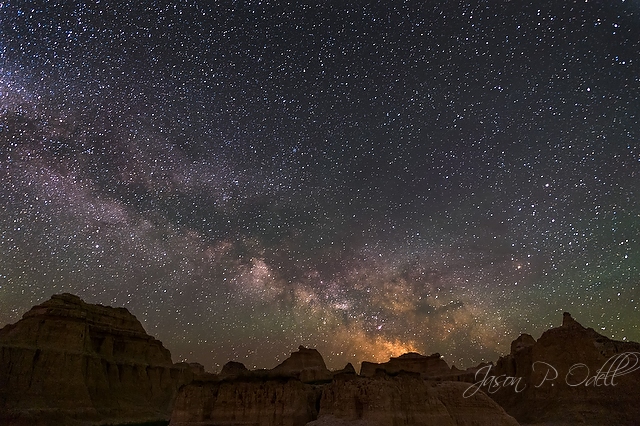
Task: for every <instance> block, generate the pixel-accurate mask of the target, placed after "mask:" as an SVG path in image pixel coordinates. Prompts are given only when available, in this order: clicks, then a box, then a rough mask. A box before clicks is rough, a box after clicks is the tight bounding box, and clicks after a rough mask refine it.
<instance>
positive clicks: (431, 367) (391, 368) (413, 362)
mask: <svg viewBox="0 0 640 426" xmlns="http://www.w3.org/2000/svg"><path fill="white" fill-rule="evenodd" d="M377 370H382V371H384V372H386V373H387V374H397V373H399V372H401V371H406V372H411V373H419V374H420V375H421V376H422V377H424V378H430V377H436V376H441V375H446V374H449V373H450V371H451V370H450V368H449V366H448V365H447V363H446V362H445V361H444V360H443V359H442V357H441V356H440V354H438V353H435V354H433V355H429V356H425V355H420V354H418V353H415V352H410V353H407V354H404V355H400V356H399V357H397V358H391V359H390V360H389V361H387V362H384V363H375V362H367V361H363V362H362V366H361V368H360V375H361V376H365V377H373V376H374V375H375V373H376V371H377Z"/></svg>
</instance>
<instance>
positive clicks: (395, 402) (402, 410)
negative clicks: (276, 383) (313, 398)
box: [309, 373, 518, 426]
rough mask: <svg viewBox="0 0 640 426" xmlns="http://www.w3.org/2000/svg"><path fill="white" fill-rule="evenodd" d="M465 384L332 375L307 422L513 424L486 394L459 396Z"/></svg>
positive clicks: (323, 425) (320, 425) (317, 425)
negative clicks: (316, 412)
mask: <svg viewBox="0 0 640 426" xmlns="http://www.w3.org/2000/svg"><path fill="white" fill-rule="evenodd" d="M467 387H468V385H467V384H463V383H456V382H433V381H428V380H424V379H422V378H421V377H420V374H417V373H413V374H412V373H400V374H398V375H395V376H393V377H390V376H386V375H384V374H377V375H376V377H373V378H370V377H361V376H350V377H346V376H341V377H338V376H337V377H336V378H335V379H334V380H333V382H332V383H331V384H329V385H327V386H326V387H325V388H324V389H323V392H322V398H321V401H320V412H319V416H318V420H317V421H314V422H312V423H310V424H309V426H311V425H313V426H329V425H334V424H335V425H337V424H344V425H359V424H361V425H371V426H387V425H389V426H422V425H424V426H426V425H451V426H455V425H471V424H473V425H477V426H484V425H487V426H490V425H491V426H494V425H495V426H497V425H508V426H515V425H517V424H518V423H517V422H516V421H515V419H513V418H512V417H510V416H509V415H507V414H506V413H505V411H504V410H503V409H502V408H501V407H500V406H499V405H498V404H496V403H495V402H494V401H492V400H491V399H490V398H489V397H487V396H486V395H484V394H482V393H478V394H477V395H474V396H472V397H470V398H464V397H463V393H464V391H465V389H466V388H467Z"/></svg>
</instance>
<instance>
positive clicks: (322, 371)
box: [271, 346, 332, 383]
mask: <svg viewBox="0 0 640 426" xmlns="http://www.w3.org/2000/svg"><path fill="white" fill-rule="evenodd" d="M271 371H272V373H274V374H275V375H276V376H289V377H296V378H298V379H300V380H301V381H302V382H305V383H311V382H322V381H329V380H331V377H332V374H331V372H330V371H329V370H328V369H327V366H326V365H325V363H324V359H322V355H320V352H318V351H317V350H316V349H308V348H305V347H304V346H300V347H298V351H297V352H293V353H292V354H291V356H290V357H289V358H287V359H285V360H284V361H283V362H282V363H281V364H279V365H278V366H276V367H275V368H274V369H273V370H271Z"/></svg>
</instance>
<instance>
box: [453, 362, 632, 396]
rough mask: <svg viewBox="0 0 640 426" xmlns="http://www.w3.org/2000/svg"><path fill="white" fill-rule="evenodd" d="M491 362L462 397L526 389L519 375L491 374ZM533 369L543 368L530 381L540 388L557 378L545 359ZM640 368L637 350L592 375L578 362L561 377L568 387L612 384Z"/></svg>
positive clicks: (606, 364) (556, 371) (479, 373)
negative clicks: (534, 380) (537, 379)
mask: <svg viewBox="0 0 640 426" xmlns="http://www.w3.org/2000/svg"><path fill="white" fill-rule="evenodd" d="M492 367H493V365H487V366H485V367H482V368H480V369H479V370H478V371H476V374H475V379H476V380H478V381H477V382H475V383H474V384H472V385H471V386H469V387H468V388H467V389H466V390H465V391H464V393H463V394H462V396H464V397H465V398H468V397H470V396H473V395H475V394H476V393H477V392H478V391H479V390H480V389H483V388H484V390H485V391H486V392H487V393H496V392H498V391H499V390H500V389H503V388H509V387H510V388H513V390H514V392H517V393H520V392H522V391H523V390H525V389H526V387H527V384H526V383H523V380H522V379H523V378H522V377H514V376H507V375H506V374H501V375H498V376H491V375H490V373H491V368H492ZM532 368H533V370H534V371H535V370H536V369H542V370H541V371H542V372H544V377H543V378H542V380H540V382H539V383H532V385H533V386H534V387H536V388H539V387H540V386H542V385H543V384H544V383H546V382H552V381H555V380H556V379H558V376H559V374H558V370H557V369H556V368H555V367H554V366H553V365H551V364H549V363H547V362H544V361H536V362H534V363H533V365H532ZM638 369H640V352H624V353H620V354H616V355H614V356H612V357H611V358H609V359H608V360H607V361H606V362H605V363H604V365H603V366H602V367H600V369H598V370H597V371H596V372H595V374H594V375H592V374H591V371H590V370H589V367H588V366H587V365H586V364H582V363H577V364H574V365H572V366H571V367H570V368H569V371H568V372H567V374H566V375H565V377H564V382H565V383H566V384H567V385H568V386H574V387H575V386H594V387H595V386H615V385H616V382H615V379H616V377H620V376H624V375H625V374H629V373H632V372H633V371H636V370H638Z"/></svg>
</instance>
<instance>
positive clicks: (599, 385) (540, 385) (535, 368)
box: [477, 313, 640, 425]
mask: <svg viewBox="0 0 640 426" xmlns="http://www.w3.org/2000/svg"><path fill="white" fill-rule="evenodd" d="M625 353H629V354H631V355H629V356H628V357H625V356H622V358H618V359H617V360H618V361H616V356H620V355H622V354H625ZM621 363H622V364H627V367H626V369H627V370H631V369H632V367H633V366H634V365H635V366H636V368H637V369H636V370H635V371H629V372H628V373H627V374H623V375H619V374H616V373H615V370H616V369H617V368H618V369H619V368H621V367H623V365H622V364H621ZM639 368H640V344H638V343H634V342H620V341H615V340H611V339H609V338H607V337H605V336H602V335H600V334H598V333H597V332H596V331H595V330H593V329H591V328H585V327H583V326H582V325H580V324H579V323H578V322H577V321H575V320H574V319H573V318H572V317H571V315H569V314H568V313H565V314H564V318H563V323H562V326H561V327H556V328H552V329H550V330H548V331H546V332H544V333H543V334H542V336H541V337H540V338H539V339H538V341H535V339H533V338H532V337H531V336H528V335H523V336H520V337H519V338H518V339H517V340H515V341H514V342H513V344H512V345H511V353H510V354H509V355H507V356H505V357H502V358H500V360H499V361H498V363H497V364H496V366H495V368H494V369H492V370H491V371H490V373H489V374H488V375H489V376H500V375H502V374H504V375H506V376H511V377H519V378H521V381H520V384H519V389H520V390H521V391H519V392H516V391H515V388H514V386H500V387H496V388H495V389H494V390H495V393H490V395H491V397H492V398H494V399H495V400H496V401H497V402H499V403H500V404H501V405H502V406H503V407H505V409H506V410H507V412H508V413H510V414H512V415H513V416H514V417H515V418H516V419H518V421H520V422H522V423H553V424H585V425H604V424H616V425H632V424H638V422H640V404H638V395H640V370H639ZM599 370H600V371H599ZM622 371H623V370H622V369H619V370H618V372H619V373H620V372H622ZM613 375H615V377H613ZM484 376H485V375H484V374H483V375H482V377H484ZM482 377H479V378H477V380H478V381H479V380H480V379H482ZM487 389H488V386H484V387H483V390H484V391H485V392H486V391H487Z"/></svg>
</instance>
